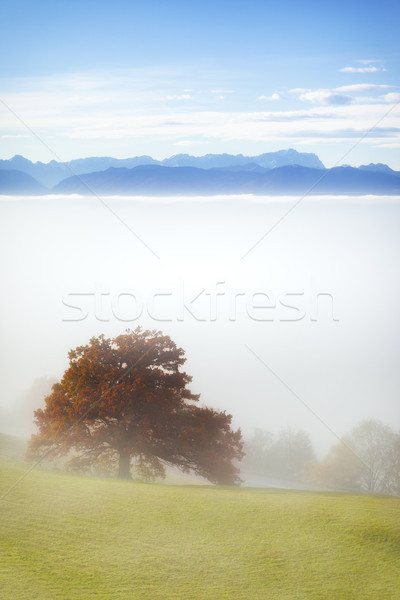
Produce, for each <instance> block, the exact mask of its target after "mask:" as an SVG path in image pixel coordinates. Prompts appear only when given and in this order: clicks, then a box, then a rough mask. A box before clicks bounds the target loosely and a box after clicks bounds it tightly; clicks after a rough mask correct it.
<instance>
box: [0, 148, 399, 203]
mask: <svg viewBox="0 0 400 600" xmlns="http://www.w3.org/2000/svg"><path fill="white" fill-rule="evenodd" d="M292 160H298V161H299V162H300V161H301V160H302V161H303V162H306V163H308V162H310V163H311V164H314V165H316V166H314V167H310V166H307V165H301V164H297V163H292V162H291V161H292ZM143 161H144V162H145V164H139V165H137V164H136V163H138V162H139V163H142V162H143ZM146 161H147V163H146ZM256 161H258V162H256ZM279 162H284V163H285V162H289V164H284V165H283V166H274V165H276V164H277V163H279ZM72 163H73V166H71V165H72ZM110 163H111V166H107V167H106V168H104V169H103V168H102V167H104V166H105V165H110ZM186 163H187V164H186ZM191 163H195V164H196V165H197V164H202V165H203V167H199V166H193V165H192V164H191ZM260 163H262V164H260ZM114 164H116V165H118V166H112V165H114ZM121 164H123V165H126V166H121ZM132 164H133V165H134V166H133V167H132V166H131V165H132ZM7 165H11V166H19V167H20V168H21V169H25V171H22V170H18V169H11V168H6V167H7ZM67 165H69V166H67ZM321 165H322V163H321V162H320V161H319V159H318V157H317V156H316V155H315V154H307V153H305V154H301V153H298V152H296V151H295V150H284V151H279V152H272V153H267V154H261V155H259V156H256V157H248V156H243V155H241V154H239V155H236V156H232V155H229V154H208V155H205V156H201V157H194V156H190V155H187V154H178V155H176V156H173V157H171V158H168V159H165V160H164V161H155V160H154V159H152V158H151V157H149V156H141V157H135V158H132V159H123V160H119V159H113V158H87V159H79V160H76V161H72V162H71V163H57V162H56V161H52V162H50V163H47V164H45V163H32V162H31V161H29V160H27V159H25V158H24V157H22V156H15V157H14V158H13V159H10V160H9V161H0V194H8V195H31V196H34V195H42V194H48V193H56V194H83V195H90V194H93V193H95V194H102V195H127V196H129V195H133V196H135V195H158V196H159V195H164V196H165V195H168V196H172V195H188V196H194V195H215V194H257V195H282V194H287V195H290V194H305V193H307V194H354V195H356V194H374V195H380V194H381V195H382V194H386V195H393V194H397V195H400V172H398V171H393V170H392V169H390V167H388V166H387V165H383V164H380V163H379V164H370V165H362V166H360V167H358V168H355V167H350V166H347V165H345V166H340V167H334V168H332V169H325V167H324V166H323V165H322V166H321ZM96 166H100V167H101V168H100V169H99V170H95V171H88V172H82V171H83V170H84V169H88V168H89V169H94V168H95V167H96ZM35 169H38V170H39V171H40V170H42V171H40V172H41V173H42V175H43V173H44V170H45V169H47V170H48V171H47V174H46V173H44V174H45V176H46V177H47V176H48V175H49V172H50V171H51V172H52V177H55V176H56V175H57V173H58V175H57V178H58V177H59V176H60V174H61V173H63V174H64V175H65V174H67V176H66V177H64V178H63V179H62V180H61V181H59V182H58V183H57V184H56V185H54V186H53V187H51V188H45V187H44V186H43V185H42V184H41V183H39V182H38V181H37V180H36V179H34V178H33V176H32V175H30V174H28V173H27V172H26V171H31V172H35ZM78 171H80V172H78ZM71 172H72V173H74V174H73V175H72V176H70V175H71Z"/></svg>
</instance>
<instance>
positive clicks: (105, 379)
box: [28, 328, 243, 484]
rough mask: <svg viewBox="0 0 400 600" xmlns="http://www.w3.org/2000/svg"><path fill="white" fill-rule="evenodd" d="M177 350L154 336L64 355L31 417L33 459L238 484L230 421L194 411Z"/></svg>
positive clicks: (96, 344) (99, 343)
mask: <svg viewBox="0 0 400 600" xmlns="http://www.w3.org/2000/svg"><path fill="white" fill-rule="evenodd" d="M185 360H186V359H185V357H184V351H183V350H182V349H181V348H178V347H177V346H176V344H175V343H174V342H173V341H172V340H171V339H170V338H169V337H168V336H166V335H162V333H161V332H159V331H142V330H141V329H140V328H138V329H136V330H135V331H133V332H132V331H127V332H126V333H125V334H123V335H120V336H118V337H116V338H114V339H107V338H106V337H104V336H103V335H100V336H99V337H93V338H92V339H91V340H90V342H89V344H87V345H86V346H79V347H78V348H76V349H75V350H71V351H70V352H69V367H68V369H67V370H66V372H65V373H64V376H63V378H62V380H61V382H60V383H56V384H55V385H54V386H53V388H52V392H51V394H50V395H49V396H47V398H46V400H45V408H44V409H43V410H41V409H40V410H37V411H35V422H36V425H37V427H38V433H37V434H36V435H33V436H32V438H31V440H30V442H29V447H28V458H29V459H31V460H37V459H39V460H40V459H41V458H43V457H45V456H46V455H47V454H48V453H50V452H51V454H52V456H67V459H68V462H67V465H69V466H70V467H71V468H79V469H90V468H92V467H93V466H94V465H96V464H97V465H98V464H103V465H104V464H106V465H107V466H108V467H112V465H113V464H115V466H116V468H118V476H119V477H120V478H123V479H127V478H130V470H131V466H132V464H133V465H134V467H135V470H136V472H137V473H138V474H139V475H140V476H142V477H144V478H153V477H156V476H165V466H166V465H176V466H178V467H179V468H180V469H182V470H183V471H185V472H194V473H196V474H198V475H201V476H203V477H205V478H207V479H209V480H210V481H212V482H214V483H223V484H233V483H237V482H238V481H239V478H238V473H239V471H238V468H237V467H236V466H235V464H234V462H235V461H236V460H240V459H241V457H242V456H243V453H242V441H241V432H240V430H237V431H233V430H232V429H231V418H232V417H231V416H230V415H228V414H226V413H225V412H220V411H216V410H213V409H212V408H206V407H201V406H198V404H197V403H198V400H199V395H195V394H193V393H192V392H191V391H190V390H189V388H188V385H189V383H190V381H191V377H190V376H189V375H187V374H186V373H185V372H183V371H182V370H181V367H182V365H183V364H184V362H185Z"/></svg>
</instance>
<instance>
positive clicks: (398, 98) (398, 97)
mask: <svg viewBox="0 0 400 600" xmlns="http://www.w3.org/2000/svg"><path fill="white" fill-rule="evenodd" d="M383 99H384V101H385V102H390V103H393V104H394V103H395V102H400V93H399V92H390V94H385V95H384V96H383Z"/></svg>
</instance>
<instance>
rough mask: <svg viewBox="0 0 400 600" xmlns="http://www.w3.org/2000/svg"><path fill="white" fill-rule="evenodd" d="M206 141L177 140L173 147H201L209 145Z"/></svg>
mask: <svg viewBox="0 0 400 600" xmlns="http://www.w3.org/2000/svg"><path fill="white" fill-rule="evenodd" d="M209 143H210V142H208V141H207V140H179V142H175V143H174V146H185V147H188V146H203V145H204V144H209Z"/></svg>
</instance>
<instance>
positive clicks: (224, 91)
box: [211, 90, 234, 94]
mask: <svg viewBox="0 0 400 600" xmlns="http://www.w3.org/2000/svg"><path fill="white" fill-rule="evenodd" d="M211 93H212V94H233V93H234V90H211Z"/></svg>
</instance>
